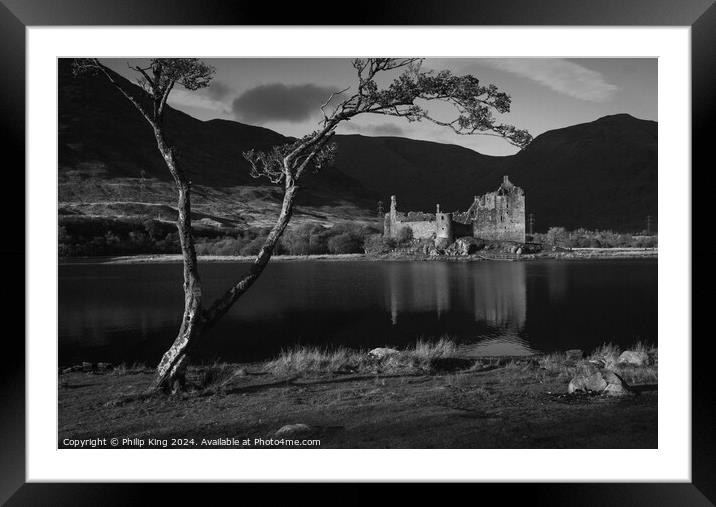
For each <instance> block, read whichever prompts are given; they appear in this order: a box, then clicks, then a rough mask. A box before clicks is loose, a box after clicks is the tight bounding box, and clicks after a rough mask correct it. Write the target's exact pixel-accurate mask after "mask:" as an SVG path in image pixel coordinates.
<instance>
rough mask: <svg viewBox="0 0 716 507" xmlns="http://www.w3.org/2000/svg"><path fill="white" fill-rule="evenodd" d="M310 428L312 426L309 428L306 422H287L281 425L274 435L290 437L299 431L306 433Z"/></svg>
mask: <svg viewBox="0 0 716 507" xmlns="http://www.w3.org/2000/svg"><path fill="white" fill-rule="evenodd" d="M312 429H313V428H311V427H310V426H309V425H308V424H303V423H297V424H287V425H285V426H281V427H280V428H279V429H278V431H276V433H275V434H274V435H275V436H277V437H290V436H293V435H298V434H300V433H308V432H310V431H312Z"/></svg>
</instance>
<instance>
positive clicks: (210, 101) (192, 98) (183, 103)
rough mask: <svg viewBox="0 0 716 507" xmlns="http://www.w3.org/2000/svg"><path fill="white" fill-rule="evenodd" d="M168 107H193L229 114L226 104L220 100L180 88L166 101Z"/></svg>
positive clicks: (206, 94)
mask: <svg viewBox="0 0 716 507" xmlns="http://www.w3.org/2000/svg"><path fill="white" fill-rule="evenodd" d="M167 102H168V103H169V105H170V106H172V107H177V108H179V109H182V108H184V107H193V108H197V109H205V110H208V111H216V112H219V113H224V114H231V111H230V109H229V106H228V104H226V102H224V101H222V100H217V99H216V98H214V97H212V96H210V95H209V94H208V93H202V92H194V91H188V90H184V89H181V88H178V89H174V90H173V91H172V93H171V95H169V100H167Z"/></svg>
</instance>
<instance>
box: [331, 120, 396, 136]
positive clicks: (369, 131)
mask: <svg viewBox="0 0 716 507" xmlns="http://www.w3.org/2000/svg"><path fill="white" fill-rule="evenodd" d="M341 127H342V128H343V130H345V131H347V132H357V133H360V134H366V135H370V136H405V130H403V128H402V127H399V126H398V125H394V124H392V123H378V124H368V125H359V124H357V123H354V122H344V123H343V124H342V125H341Z"/></svg>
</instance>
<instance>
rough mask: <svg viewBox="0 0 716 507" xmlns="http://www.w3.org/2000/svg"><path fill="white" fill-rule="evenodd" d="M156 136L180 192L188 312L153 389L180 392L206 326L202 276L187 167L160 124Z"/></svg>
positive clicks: (165, 355)
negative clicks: (193, 348)
mask: <svg viewBox="0 0 716 507" xmlns="http://www.w3.org/2000/svg"><path fill="white" fill-rule="evenodd" d="M154 135H155V137H156V140H157V147H158V148H159V151H160V153H161V154H162V156H163V157H164V161H165V162H166V164H167V167H168V168H169V171H170V173H171V174H172V176H173V177H174V182H175V183H176V187H177V192H178V200H177V211H178V213H179V216H178V219H177V230H178V232H179V243H180V245H181V253H182V260H183V265H184V314H183V317H182V322H181V325H180V327H179V333H178V335H177V337H176V338H175V340H174V343H172V345H171V347H170V348H169V350H167V351H166V352H165V353H164V356H163V357H162V360H161V361H160V362H159V365H158V366H157V374H156V376H155V378H154V381H153V382H152V384H151V385H150V387H149V390H150V391H157V390H164V391H171V392H173V393H176V392H178V391H182V390H184V387H185V381H186V367H187V364H188V360H189V351H190V347H191V346H192V345H193V344H194V343H195V341H196V339H197V338H198V337H199V336H200V335H201V333H202V330H203V327H204V326H203V324H204V319H203V315H202V312H203V311H202V291H201V279H200V278H199V269H198V265H197V260H196V249H195V248H194V237H193V235H192V231H191V182H190V181H189V180H188V179H187V177H186V174H184V172H183V170H182V169H181V168H180V167H178V166H177V161H176V157H175V155H174V151H173V149H172V148H171V147H170V146H169V145H168V144H167V142H166V140H165V138H164V135H163V132H162V130H161V128H160V127H155V128H154Z"/></svg>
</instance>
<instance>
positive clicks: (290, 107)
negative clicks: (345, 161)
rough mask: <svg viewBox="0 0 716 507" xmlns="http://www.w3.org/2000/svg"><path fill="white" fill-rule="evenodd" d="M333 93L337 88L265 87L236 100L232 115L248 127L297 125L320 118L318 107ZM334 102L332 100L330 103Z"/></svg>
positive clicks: (247, 92) (307, 85)
mask: <svg viewBox="0 0 716 507" xmlns="http://www.w3.org/2000/svg"><path fill="white" fill-rule="evenodd" d="M336 91H338V89H337V88H332V87H327V86H319V85H315V84H303V85H285V84H282V83H272V84H265V85H260V86H256V87H254V88H250V89H248V90H246V91H245V92H243V93H242V94H241V95H239V96H238V97H236V98H235V99H234V101H233V103H232V111H233V113H234V115H235V116H236V118H238V119H240V120H242V121H247V122H251V123H259V124H260V123H266V122H269V121H287V122H291V123H299V122H302V121H304V120H308V119H310V118H311V117H312V116H315V115H317V114H319V113H320V111H319V108H320V107H321V105H322V104H323V103H324V102H325V101H326V100H327V99H328V97H330V96H331V93H334V92H336ZM336 99H337V97H334V99H333V100H334V101H335V100H336Z"/></svg>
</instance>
